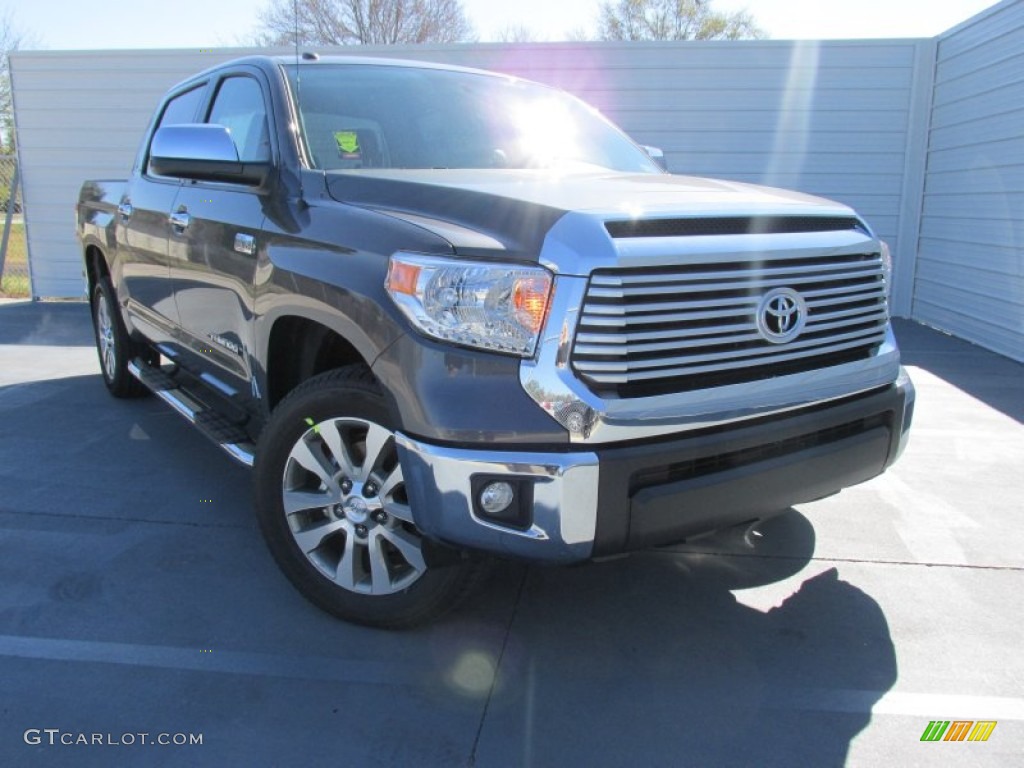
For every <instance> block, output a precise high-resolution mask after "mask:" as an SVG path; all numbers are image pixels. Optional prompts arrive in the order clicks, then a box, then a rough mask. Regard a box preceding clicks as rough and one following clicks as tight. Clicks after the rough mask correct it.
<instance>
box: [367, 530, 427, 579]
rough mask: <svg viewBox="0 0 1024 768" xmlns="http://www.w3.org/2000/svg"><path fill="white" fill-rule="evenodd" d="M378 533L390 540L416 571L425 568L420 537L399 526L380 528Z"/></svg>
mask: <svg viewBox="0 0 1024 768" xmlns="http://www.w3.org/2000/svg"><path fill="white" fill-rule="evenodd" d="M378 530H379V531H380V535H381V536H382V537H384V538H385V539H387V540H388V541H390V542H391V543H392V544H393V545H394V546H395V549H397V550H398V551H399V552H400V553H401V555H402V557H404V558H405V561H406V562H407V563H408V564H409V565H410V566H412V568H413V569H414V570H416V571H424V570H426V568H427V564H426V562H424V560H423V550H422V539H420V537H419V536H416V535H415V534H412V533H409V532H408V531H404V530H402V529H401V528H380V529H378Z"/></svg>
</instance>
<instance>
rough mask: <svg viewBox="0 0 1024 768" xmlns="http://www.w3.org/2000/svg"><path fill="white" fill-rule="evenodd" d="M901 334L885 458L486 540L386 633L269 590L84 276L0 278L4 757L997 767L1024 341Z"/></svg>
mask: <svg viewBox="0 0 1024 768" xmlns="http://www.w3.org/2000/svg"><path fill="white" fill-rule="evenodd" d="M897 332H898V335H899V337H900V340H901V343H902V345H903V348H904V359H905V362H906V363H907V364H908V365H909V366H910V367H911V374H912V376H913V378H914V381H915V383H916V384H917V386H918V407H917V413H916V421H915V425H914V430H913V432H912V437H911V443H910V447H909V448H908V450H907V453H906V454H905V455H904V457H903V458H902V459H901V461H900V462H899V463H898V464H897V465H896V467H895V468H894V470H892V471H891V472H890V473H889V474H887V475H886V476H884V477H881V478H878V479H876V480H874V481H872V482H870V483H867V484H865V485H864V486H861V487H858V488H855V489H851V490H848V491H846V492H844V493H842V494H840V495H838V496H835V497H833V498H830V499H825V500H823V501H820V502H816V503H814V504H808V505H802V506H801V507H800V508H799V509H795V510H791V511H790V512H788V513H787V514H786V515H784V516H782V517H780V518H778V519H776V520H774V521H772V522H770V523H767V524H765V525H764V526H762V527H761V528H760V529H759V530H758V531H756V532H755V533H753V534H752V535H750V536H747V537H744V536H743V535H741V533H739V532H731V533H729V534H722V535H719V536H716V537H713V538H709V539H705V540H703V541H701V542H698V543H695V544H691V545H687V546H680V547H675V548H671V549H669V550H663V551H659V552H649V553H642V554H638V555H634V556H632V557H629V558H626V559H620V560H615V561H611V562H607V563H600V564H593V565H588V566H583V567H575V568H561V569H546V568H536V567H525V566H522V565H518V564H513V563H500V564H498V565H497V566H496V568H495V573H494V575H493V577H492V579H491V581H490V583H489V584H488V585H487V586H486V587H485V588H484V589H483V590H482V591H481V593H480V594H479V595H478V596H477V598H476V599H475V600H474V601H473V602H472V603H471V604H470V605H469V606H467V607H466V608H465V609H463V610H461V611H460V612H458V613H457V614H455V615H453V616H451V617H450V618H448V619H446V620H444V621H442V622H439V623H437V624H435V625H432V626H429V627H426V628H423V629H420V630H416V631H413V632H405V633H388V632H380V631H375V630H369V629H363V628H359V627H352V626H349V625H346V624H344V623H341V622H339V621H336V620H334V619H332V618H330V617H328V616H326V615H325V614H323V613H321V612H319V611H318V610H317V609H315V608H313V607H312V606H310V605H309V604H307V603H306V602H305V601H304V600H303V599H302V598H301V597H300V596H299V595H298V594H297V593H296V592H295V591H294V590H293V589H292V588H291V587H290V585H289V584H288V583H287V582H286V581H285V579H284V577H283V576H281V575H280V574H279V573H278V571H277V569H276V567H275V565H274V563H273V561H272V560H271V558H270V556H269V554H268V553H267V552H266V549H265V547H264V545H263V543H262V541H261V540H260V536H259V532H258V531H257V529H256V526H255V523H254V520H253V516H252V513H251V506H250V498H249V494H250V489H249V475H248V471H247V470H245V469H242V468H240V467H238V466H236V465H234V464H233V463H232V462H231V461H230V460H229V459H228V458H227V457H226V456H224V455H223V454H221V453H220V451H218V449H217V448H215V447H214V446H213V445H211V444H209V443H207V442H206V440H205V439H204V438H203V437H202V436H201V435H199V434H198V433H197V432H195V431H194V430H192V428H191V427H189V426H188V425H186V424H185V423H184V422H183V421H182V420H181V419H180V418H179V417H177V416H176V415H175V414H173V413H172V412H171V411H170V410H169V409H168V408H167V407H166V406H164V405H162V404H161V403H160V402H158V401H156V400H155V399H146V400H140V401H115V400H113V399H111V398H110V397H109V396H108V395H107V393H106V391H105V389H104V388H103V384H102V381H101V379H100V375H99V368H98V364H97V362H96V356H95V352H94V351H93V349H92V346H91V344H92V338H91V330H90V327H89V318H88V310H87V308H86V307H85V305H83V304H74V303H68V304H64V303H61V304H38V303H36V304H31V303H25V302H22V303H18V302H14V303H4V304H0V680H2V683H0V706H2V711H3V714H2V717H0V764H3V765H11V766H27V765H68V766H71V765H73V766H91V765H96V766H101V765H102V766H106V765H112V764H117V765H122V764H123V765H168V766H170V765H246V766H264V765H265V766H293V765H298V764H310V765H320V764H327V763H328V762H330V763H332V764H338V765H353V766H377V765H379V766H393V765H415V766H518V765H535V766H548V765H550V766H576V765H580V766H621V765H637V766H640V765H642V766H648V765H665V766H689V765H693V766H709V765H715V766H718V765H757V766H771V765H778V766H792V765H806V766H832V765H842V764H844V763H845V764H848V765H863V766H873V765H900V766H914V765H920V766H925V765H927V766H933V765H965V766H966V765H971V766H979V765H980V766H985V765H993V766H995V765H1009V764H1016V763H1017V762H1019V760H1020V756H1021V754H1022V753H1024V699H1022V697H1021V691H1022V690H1024V661H1022V660H1021V657H1020V654H1019V646H1020V634H1021V617H1022V616H1024V590H1022V589H1021V587H1022V586H1024V580H1022V577H1024V573H1022V569H1024V555H1022V554H1021V553H1022V551H1024V526H1022V525H1021V524H1020V519H1021V513H1022V512H1024V473H1022V468H1024V429H1022V421H1024V375H1022V374H1024V366H1021V365H1018V364H1016V363H1013V362H1010V361H1008V360H1006V359H1004V358H1000V357H998V356H996V355H993V354H991V353H988V352H986V351H984V350H981V349H979V348H977V347H974V346H971V345H969V344H966V343H964V342H960V341H957V340H955V339H951V338H949V337H946V336H944V335H942V334H939V333H937V332H935V331H932V330H929V329H926V328H923V327H921V326H917V325H913V324H910V323H899V324H898V327H897ZM932 720H950V721H953V720H995V721H997V722H998V725H997V726H996V728H995V730H994V731H993V732H992V735H991V737H990V738H989V740H988V741H987V742H984V743H970V742H962V743H950V742H939V743H922V742H921V741H920V737H921V735H922V732H923V730H924V729H925V727H926V726H927V725H928V723H929V721H932ZM47 729H49V730H47ZM54 729H57V730H56V731H55V730H54ZM143 733H145V734H147V736H146V737H145V738H143V737H141V736H140V734H143ZM26 734H27V735H26ZM94 734H98V735H100V736H101V737H102V738H101V739H100V741H104V742H116V743H102V744H101V743H95V744H81V743H77V744H75V743H73V744H70V745H62V744H61V743H60V741H61V739H62V738H63V739H64V740H72V741H79V742H80V741H81V737H83V736H84V737H85V738H86V741H90V740H92V738H93V735H94ZM178 734H183V735H184V736H185V738H186V739H187V738H188V737H189V736H190V735H196V734H199V735H201V738H202V744H201V745H200V744H192V745H188V744H185V745H178V746H175V745H173V744H169V745H162V744H150V743H148V742H149V741H155V740H157V739H158V737H162V736H163V735H166V739H165V740H169V741H173V740H175V739H176V738H177V735H178ZM129 737H130V738H129ZM37 739H38V742H39V743H26V741H30V742H31V741H36V740H37ZM51 739H54V740H55V743H54V744H53V745H50V743H49V740H51ZM129 740H130V741H132V742H134V743H131V744H127V743H125V742H128V741H129ZM143 741H146V742H147V743H145V744H144V743H142V742H143Z"/></svg>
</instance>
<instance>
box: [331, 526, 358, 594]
mask: <svg viewBox="0 0 1024 768" xmlns="http://www.w3.org/2000/svg"><path fill="white" fill-rule="evenodd" d="M355 538H356V537H355V535H354V534H353V533H352V531H351V530H348V531H346V532H345V551H344V552H343V553H342V555H341V559H340V560H339V561H338V569H337V570H336V571H335V573H334V580H335V581H336V582H337V583H338V584H339V585H340V586H342V587H344V588H345V589H347V590H349V591H350V592H355V591H357V590H356V554H357V553H356V542H355Z"/></svg>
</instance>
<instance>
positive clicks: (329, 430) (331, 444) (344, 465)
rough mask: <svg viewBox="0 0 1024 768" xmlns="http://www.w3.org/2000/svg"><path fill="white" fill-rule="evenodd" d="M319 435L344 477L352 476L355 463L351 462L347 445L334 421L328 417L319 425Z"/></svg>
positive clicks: (354, 472)
mask: <svg viewBox="0 0 1024 768" xmlns="http://www.w3.org/2000/svg"><path fill="white" fill-rule="evenodd" d="M317 426H318V427H319V431H320V436H321V437H322V438H323V439H324V442H325V443H327V449H328V450H329V451H330V452H331V455H332V456H333V457H334V460H335V461H337V462H338V466H339V467H340V468H341V471H342V472H343V473H344V474H345V476H346V477H354V476H355V474H356V467H355V464H354V463H353V462H352V453H351V451H350V450H349V446H348V445H347V443H346V442H345V440H344V439H343V438H342V436H341V432H340V431H339V430H338V425H337V423H336V422H334V421H332V420H330V419H328V420H327V421H323V422H321V423H320V424H319V425H317Z"/></svg>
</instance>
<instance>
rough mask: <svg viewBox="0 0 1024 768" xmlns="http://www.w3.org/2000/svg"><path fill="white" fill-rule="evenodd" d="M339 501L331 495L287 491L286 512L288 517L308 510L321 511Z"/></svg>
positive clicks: (285, 498) (285, 497)
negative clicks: (320, 509)
mask: <svg viewBox="0 0 1024 768" xmlns="http://www.w3.org/2000/svg"><path fill="white" fill-rule="evenodd" d="M335 501H337V497H335V496H332V495H331V494H330V493H312V492H310V491H285V492H284V511H285V514H286V515H294V514H295V513H296V512H303V511H305V510H307V509H319V508H322V507H326V506H328V505H329V504H332V503H334V502H335Z"/></svg>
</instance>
